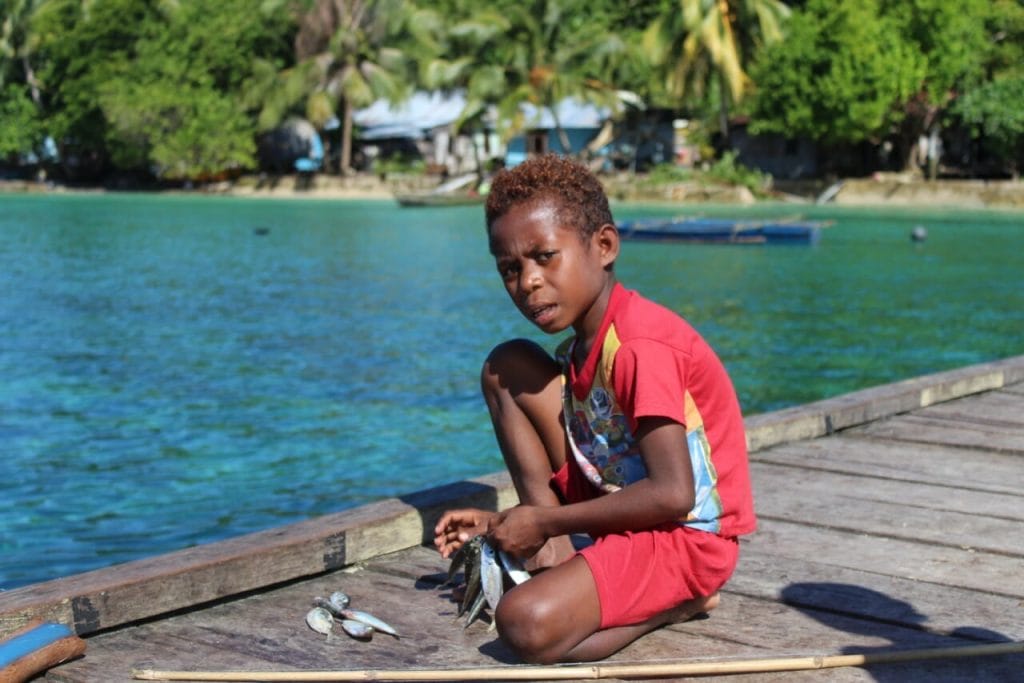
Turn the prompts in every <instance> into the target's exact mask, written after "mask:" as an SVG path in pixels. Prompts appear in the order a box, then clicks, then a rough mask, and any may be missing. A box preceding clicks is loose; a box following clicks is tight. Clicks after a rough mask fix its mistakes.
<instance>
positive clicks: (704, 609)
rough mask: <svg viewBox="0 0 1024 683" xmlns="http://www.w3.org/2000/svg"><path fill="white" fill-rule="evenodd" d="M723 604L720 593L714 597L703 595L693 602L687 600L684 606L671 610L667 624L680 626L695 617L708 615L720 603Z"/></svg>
mask: <svg viewBox="0 0 1024 683" xmlns="http://www.w3.org/2000/svg"><path fill="white" fill-rule="evenodd" d="M719 602H721V597H720V596H719V594H718V593H715V594H713V595H702V596H699V597H696V598H693V599H692V600H687V601H686V602H684V603H683V604H681V605H679V607H676V608H675V609H673V610H669V612H668V615H667V619H666V622H665V623H668V624H679V623H682V622H684V621H689V620H690V619H693V618H694V617H696V616H698V615H701V614H707V613H708V612H710V611H711V610H713V609H715V608H716V607H718V603H719Z"/></svg>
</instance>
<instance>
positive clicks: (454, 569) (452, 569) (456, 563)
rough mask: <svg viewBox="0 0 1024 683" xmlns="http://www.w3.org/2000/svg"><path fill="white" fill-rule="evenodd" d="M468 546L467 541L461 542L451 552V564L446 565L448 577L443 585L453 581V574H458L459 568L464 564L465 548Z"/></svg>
mask: <svg viewBox="0 0 1024 683" xmlns="http://www.w3.org/2000/svg"><path fill="white" fill-rule="evenodd" d="M468 546H469V544H468V543H463V544H462V545H460V546H459V549H458V550H456V551H455V552H454V553H453V554H452V561H451V564H449V565H448V579H447V580H446V581H445V582H444V585H449V584H452V583H454V582H455V575H456V574H458V573H459V569H461V568H462V567H463V565H465V564H466V553H467V550H466V548H467V547H468Z"/></svg>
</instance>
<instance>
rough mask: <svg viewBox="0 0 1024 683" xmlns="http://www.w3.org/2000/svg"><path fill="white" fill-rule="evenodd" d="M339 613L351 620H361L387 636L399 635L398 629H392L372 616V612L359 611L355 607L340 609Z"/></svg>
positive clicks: (396, 636)
mask: <svg viewBox="0 0 1024 683" xmlns="http://www.w3.org/2000/svg"><path fill="white" fill-rule="evenodd" d="M341 615H342V616H343V617H344V618H345V619H351V620H352V621H361V622H362V623H364V624H366V625H368V626H372V627H373V628H374V629H376V630H378V631H380V632H382V633H387V634H388V635H389V636H394V637H395V638H398V637H399V635H398V631H396V630H395V629H393V628H392V627H391V626H389V625H388V624H387V623H385V622H383V621H381V620H380V619H378V618H377V617H375V616H373V615H372V614H368V613H366V612H361V611H359V610H357V609H345V610H342V611H341Z"/></svg>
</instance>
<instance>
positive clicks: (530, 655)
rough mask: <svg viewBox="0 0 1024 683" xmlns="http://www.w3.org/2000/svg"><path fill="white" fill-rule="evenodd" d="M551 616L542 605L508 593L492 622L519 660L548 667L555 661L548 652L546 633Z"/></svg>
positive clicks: (550, 643)
mask: <svg viewBox="0 0 1024 683" xmlns="http://www.w3.org/2000/svg"><path fill="white" fill-rule="evenodd" d="M551 617H552V614H551V613H550V610H549V609H547V607H546V606H545V605H544V603H543V602H528V601H526V600H518V599H516V596H515V595H514V594H513V593H509V594H507V595H506V596H505V598H503V599H502V601H501V603H499V604H498V609H496V610H495V612H494V619H495V621H496V622H497V626H498V635H500V636H501V639H502V640H503V641H504V642H505V644H506V645H508V646H509V647H510V648H512V649H513V650H514V651H515V653H516V654H517V655H519V657H520V658H522V659H523V661H525V662H529V663H531V664H550V663H552V662H555V661H557V660H558V657H557V654H554V653H552V652H551V648H552V644H553V643H552V641H553V638H552V637H551V634H550V633H549V632H548V628H547V624H549V623H550V619H551Z"/></svg>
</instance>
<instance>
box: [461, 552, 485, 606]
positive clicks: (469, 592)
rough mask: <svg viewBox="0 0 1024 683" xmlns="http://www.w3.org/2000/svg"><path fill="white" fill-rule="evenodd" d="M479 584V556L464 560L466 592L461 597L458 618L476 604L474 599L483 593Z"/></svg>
mask: <svg viewBox="0 0 1024 683" xmlns="http://www.w3.org/2000/svg"><path fill="white" fill-rule="evenodd" d="M481 588H482V586H481V582H480V559H479V554H477V555H476V556H474V557H470V558H466V592H465V593H464V594H463V596H462V604H460V605H459V609H458V616H460V617H461V616H462V615H463V614H465V613H466V612H467V611H469V608H470V607H471V606H472V605H473V604H474V603H475V602H476V598H477V596H478V595H480V594H481V593H482V592H483V591H482V590H481Z"/></svg>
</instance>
